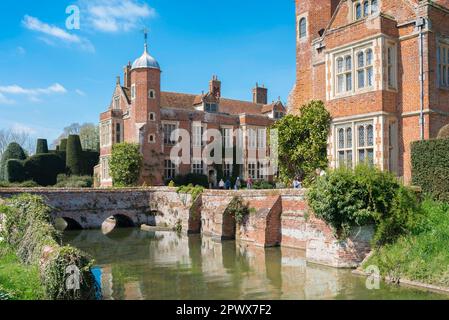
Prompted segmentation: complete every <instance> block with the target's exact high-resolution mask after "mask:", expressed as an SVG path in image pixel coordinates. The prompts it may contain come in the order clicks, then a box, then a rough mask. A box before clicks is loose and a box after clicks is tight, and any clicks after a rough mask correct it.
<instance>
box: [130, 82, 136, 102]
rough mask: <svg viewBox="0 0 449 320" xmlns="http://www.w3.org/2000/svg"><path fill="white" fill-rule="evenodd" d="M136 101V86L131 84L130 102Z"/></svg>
mask: <svg viewBox="0 0 449 320" xmlns="http://www.w3.org/2000/svg"><path fill="white" fill-rule="evenodd" d="M135 99H136V84H135V83H134V84H132V85H131V100H135Z"/></svg>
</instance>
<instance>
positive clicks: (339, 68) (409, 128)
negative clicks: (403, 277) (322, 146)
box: [292, 0, 449, 182]
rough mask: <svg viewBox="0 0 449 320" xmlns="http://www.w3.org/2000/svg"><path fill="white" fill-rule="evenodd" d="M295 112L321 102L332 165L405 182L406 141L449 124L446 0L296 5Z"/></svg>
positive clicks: (329, 0) (336, 0)
mask: <svg viewBox="0 0 449 320" xmlns="http://www.w3.org/2000/svg"><path fill="white" fill-rule="evenodd" d="M296 17H297V82H296V86H295V89H294V92H293V99H292V100H293V105H294V109H295V110H297V108H298V107H299V106H300V105H302V104H304V103H306V102H307V101H309V100H311V99H319V100H322V101H324V102H325V104H326V107H327V108H328V110H329V111H330V113H331V115H332V117H333V122H332V130H331V133H330V136H329V143H328V156H329V160H330V164H331V166H332V167H336V166H339V165H342V164H345V165H349V166H352V165H355V164H356V163H359V162H361V161H370V162H372V163H374V164H376V165H377V166H379V167H380V168H382V169H385V170H391V171H393V172H396V173H397V174H398V175H399V176H401V177H404V180H405V181H406V182H408V181H410V178H411V169H410V144H411V142H413V141H416V140H420V139H429V138H435V137H436V136H437V134H438V131H439V130H440V128H442V127H443V126H444V125H445V124H447V123H449V0H434V1H430V0H422V1H419V0H296Z"/></svg>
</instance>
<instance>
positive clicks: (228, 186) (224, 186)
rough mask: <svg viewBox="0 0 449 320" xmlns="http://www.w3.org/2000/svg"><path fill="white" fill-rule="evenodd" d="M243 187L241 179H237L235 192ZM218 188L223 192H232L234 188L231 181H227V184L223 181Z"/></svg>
mask: <svg viewBox="0 0 449 320" xmlns="http://www.w3.org/2000/svg"><path fill="white" fill-rule="evenodd" d="M241 186H242V181H241V180H240V177H237V179H236V180H235V184H234V190H239V189H240V187H241ZM218 187H219V188H220V189H221V190H231V188H232V182H231V179H229V178H228V179H226V182H225V181H224V180H223V179H221V180H220V182H219V183H218Z"/></svg>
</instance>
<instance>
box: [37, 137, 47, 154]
mask: <svg viewBox="0 0 449 320" xmlns="http://www.w3.org/2000/svg"><path fill="white" fill-rule="evenodd" d="M42 153H48V143H47V140H46V139H38V140H37V143H36V154H42Z"/></svg>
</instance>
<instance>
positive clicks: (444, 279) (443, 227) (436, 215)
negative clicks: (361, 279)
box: [365, 200, 449, 287]
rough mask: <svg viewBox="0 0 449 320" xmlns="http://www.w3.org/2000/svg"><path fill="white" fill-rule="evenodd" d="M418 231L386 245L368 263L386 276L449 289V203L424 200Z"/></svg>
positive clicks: (367, 264) (366, 264)
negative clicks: (422, 217) (422, 218)
mask: <svg viewBox="0 0 449 320" xmlns="http://www.w3.org/2000/svg"><path fill="white" fill-rule="evenodd" d="M422 208H423V209H424V212H425V214H426V215H425V216H426V218H425V220H424V221H423V224H422V226H421V227H420V228H419V231H416V232H412V234H411V235H409V236H404V237H402V238H400V239H399V240H398V241H396V242H395V243H394V244H391V245H387V246H384V247H382V248H380V249H379V250H377V251H376V252H375V254H374V255H373V256H372V257H371V259H369V261H368V262H367V263H365V267H366V266H369V265H377V266H378V267H379V268H380V270H381V273H382V274H383V275H387V276H392V277H394V278H395V279H398V278H399V279H400V278H405V279H408V280H414V281H420V282H424V283H428V284H433V285H437V286H444V287H449V204H446V203H441V202H434V201H429V200H427V201H424V203H423V204H422Z"/></svg>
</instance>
